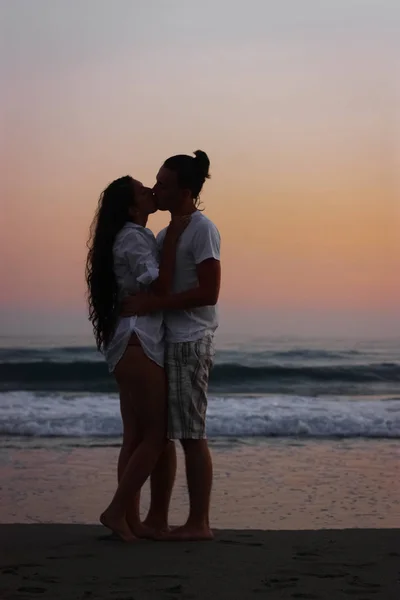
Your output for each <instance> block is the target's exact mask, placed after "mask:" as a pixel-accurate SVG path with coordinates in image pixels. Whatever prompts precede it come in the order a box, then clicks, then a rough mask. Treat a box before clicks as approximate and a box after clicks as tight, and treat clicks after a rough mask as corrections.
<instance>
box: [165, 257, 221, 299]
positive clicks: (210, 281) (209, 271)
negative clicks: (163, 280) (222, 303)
mask: <svg viewBox="0 0 400 600" xmlns="http://www.w3.org/2000/svg"><path fill="white" fill-rule="evenodd" d="M196 271H197V279H198V281H199V285H198V286H197V287H195V288H192V289H191V290H186V291H185V292H180V293H178V294H171V295H169V296H166V297H165V298H163V301H164V306H163V310H186V309H189V308H196V307H198V306H213V305H214V304H217V301H218V296H219V290H220V286H221V263H220V261H219V260H216V259H215V258H208V259H207V260H204V261H203V262H202V263H200V264H199V265H197V267H196Z"/></svg>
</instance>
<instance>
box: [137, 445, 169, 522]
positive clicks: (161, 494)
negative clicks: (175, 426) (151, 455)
mask: <svg viewBox="0 0 400 600" xmlns="http://www.w3.org/2000/svg"><path fill="white" fill-rule="evenodd" d="M175 475H176V449H175V444H174V442H172V441H169V442H168V444H167V446H166V448H165V450H164V452H163V453H162V455H161V456H160V458H159V459H158V462H157V465H156V467H155V469H154V471H153V472H152V474H151V478H150V491H151V500H150V508H149V512H148V514H147V517H146V519H145V520H144V522H143V523H144V525H146V526H147V527H150V528H151V529H152V530H154V531H155V532H156V533H158V532H161V533H162V532H164V531H166V530H168V512H169V505H170V502H171V494H172V488H173V487H174V482H175Z"/></svg>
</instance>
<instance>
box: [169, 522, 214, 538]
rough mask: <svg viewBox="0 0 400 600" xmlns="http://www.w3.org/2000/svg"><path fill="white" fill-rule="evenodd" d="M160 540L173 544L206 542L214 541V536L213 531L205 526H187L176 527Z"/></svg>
mask: <svg viewBox="0 0 400 600" xmlns="http://www.w3.org/2000/svg"><path fill="white" fill-rule="evenodd" d="M159 539H162V540H165V541H171V542H172V541H177V542H178V541H179V542H205V541H211V540H213V539H214V534H213V532H212V531H211V529H210V528H209V527H207V526H205V525H204V526H202V527H200V526H197V527H196V526H193V525H187V524H186V525H182V527H175V528H174V529H172V530H171V531H170V532H168V533H165V534H164V535H163V536H162V538H159Z"/></svg>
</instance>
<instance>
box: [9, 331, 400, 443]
mask: <svg viewBox="0 0 400 600" xmlns="http://www.w3.org/2000/svg"><path fill="white" fill-rule="evenodd" d="M216 345H217V355H216V362H215V366H214V369H213V372H212V375H211V380H210V387H209V413H208V414H209V416H208V436H209V437H210V438H212V439H215V440H225V441H227V440H229V441H231V442H235V441H236V442H240V441H241V440H252V441H254V442H257V440H265V439H267V438H290V439H292V440H293V439H294V438H302V439H303V440H306V439H310V440H311V439H313V440H317V439H324V438H325V439H326V438H340V439H345V438H364V439H368V438H375V439H379V438H382V439H384V438H386V439H397V438H400V358H399V357H400V354H399V348H400V340H369V341H367V340H362V341H357V340H353V341H349V340H334V339H325V340H321V339H295V338H289V337H285V338H273V339H270V338H265V339H264V338H261V337H260V338H250V337H249V338H247V339H245V338H243V337H242V338H240V339H235V338H234V337H233V336H232V337H231V338H230V339H222V338H219V337H218V336H217V344H216ZM120 435H121V422H120V417H119V404H118V395H117V393H116V387H115V384H114V381H113V378H112V377H111V376H110V375H109V374H108V371H107V368H106V365H105V362H104V360H103V357H102V356H101V355H100V354H99V353H98V352H97V351H96V349H95V348H94V345H93V342H92V340H91V339H90V338H89V339H85V338H81V339H79V338H77V337H75V338H67V337H64V338H63V337H58V338H56V337H53V338H51V337H47V338H45V337H43V338H35V339H22V338H6V337H2V338H0V445H2V446H3V447H4V446H6V447H19V446H21V445H24V444H29V445H30V446H32V445H34V446H35V447H42V446H45V445H46V444H48V443H49V441H50V440H51V441H52V443H58V442H59V443H63V444H69V445H72V446H85V445H90V446H93V445H96V444H99V445H106V446H107V445H110V446H112V445H117V444H119V441H120Z"/></svg>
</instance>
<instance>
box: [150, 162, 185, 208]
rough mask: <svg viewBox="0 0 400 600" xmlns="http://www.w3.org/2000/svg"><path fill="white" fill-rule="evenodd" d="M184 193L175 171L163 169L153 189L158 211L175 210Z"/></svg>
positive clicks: (159, 172) (158, 174)
mask: <svg viewBox="0 0 400 600" xmlns="http://www.w3.org/2000/svg"><path fill="white" fill-rule="evenodd" d="M182 191H183V190H181V189H180V187H179V185H178V179H177V176H176V173H175V171H171V170H170V169H166V168H165V167H161V169H160V170H159V171H158V173H157V182H156V184H155V186H154V187H153V192H154V195H155V197H156V204H157V208H158V210H174V209H175V208H176V206H177V205H179V202H180V200H181V196H182Z"/></svg>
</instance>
